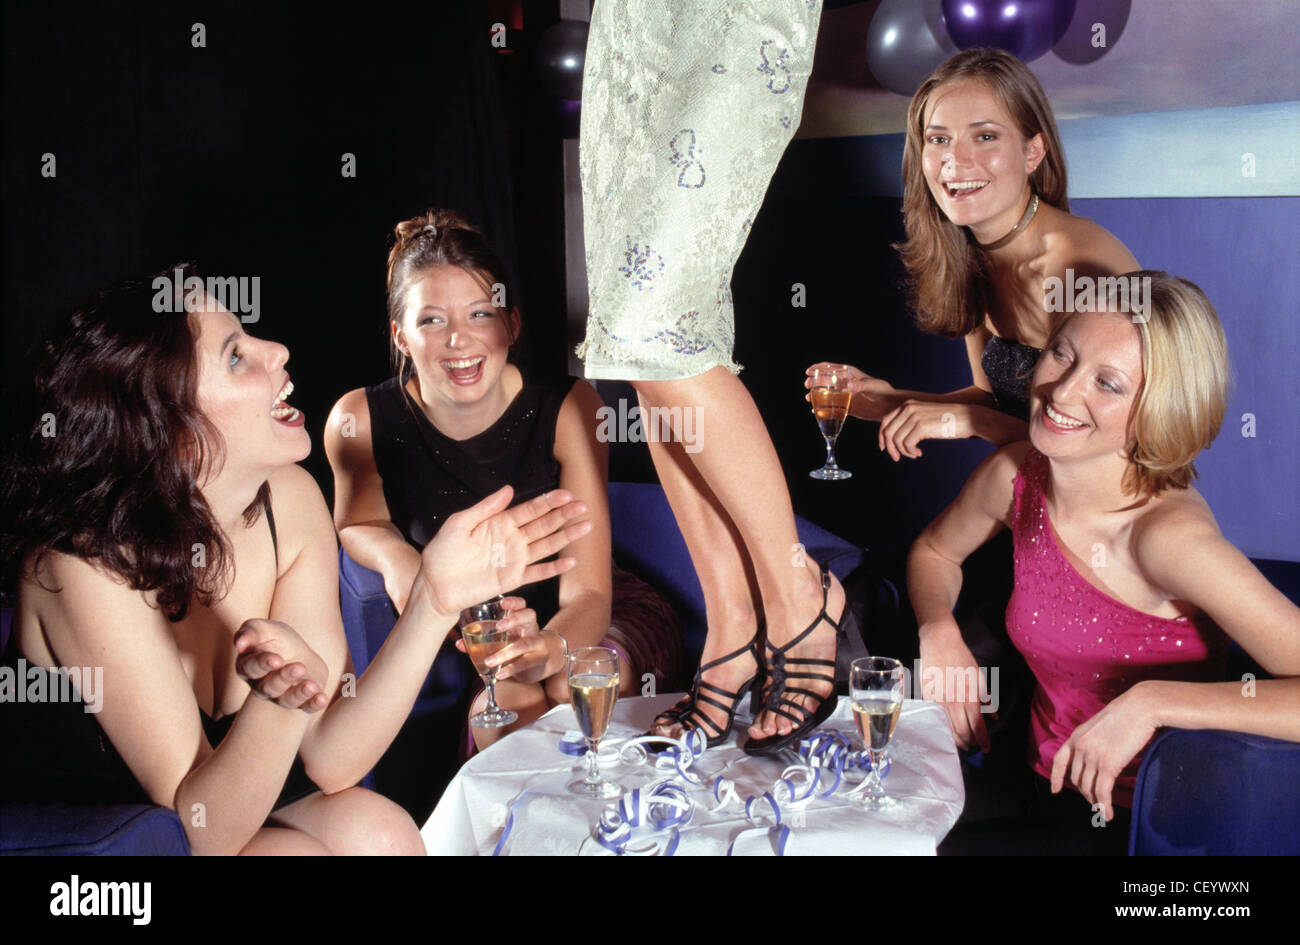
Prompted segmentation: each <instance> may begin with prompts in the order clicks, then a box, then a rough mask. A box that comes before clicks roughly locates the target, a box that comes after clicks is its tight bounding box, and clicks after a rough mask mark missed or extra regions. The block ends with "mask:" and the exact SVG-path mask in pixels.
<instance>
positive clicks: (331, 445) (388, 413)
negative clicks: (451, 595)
mask: <svg viewBox="0 0 1300 945" xmlns="http://www.w3.org/2000/svg"><path fill="white" fill-rule="evenodd" d="M395 235H396V239H395V243H394V245H393V247H392V249H391V251H390V252H389V255H388V305H387V309H388V335H389V340H390V342H391V345H392V354H393V362H394V367H395V375H394V376H393V377H391V378H389V379H388V380H387V381H384V382H383V383H380V384H377V385H375V386H372V387H367V388H364V389H357V390H353V391H350V392H348V393H347V394H344V395H343V397H342V398H340V399H339V401H338V403H337V404H336V405H335V407H334V411H333V413H332V414H331V415H330V420H329V423H328V425H327V428H326V433H325V448H326V453H327V454H328V456H329V460H330V465H331V467H332V469H333V471H334V482H335V505H334V520H335V524H336V525H337V526H338V530H339V535H340V537H341V540H342V543H343V547H344V549H346V550H347V552H348V554H349V555H350V556H351V557H352V558H353V559H354V560H356V561H357V562H358V563H360V564H362V565H365V566H366V567H369V568H371V569H373V570H375V571H378V572H379V573H380V574H381V575H382V576H383V578H384V584H385V587H386V588H387V591H388V596H389V598H390V599H391V600H392V602H393V605H394V607H395V608H396V609H397V611H398V612H401V611H403V610H404V609H405V607H406V604H407V597H408V595H409V593H410V589H411V583H412V581H413V580H414V578H415V576H416V574H417V572H418V570H419V567H420V559H421V553H420V549H422V548H423V547H424V546H425V544H426V543H427V542H428V541H429V539H430V537H431V536H432V535H434V534H435V533H436V532H437V530H438V528H439V526H440V524H441V523H442V522H443V521H445V520H446V518H447V517H448V516H450V515H452V514H454V513H456V512H458V511H460V510H461V509H463V508H466V507H468V506H470V505H472V504H474V503H475V502H478V501H479V500H480V499H481V498H482V497H483V496H485V495H489V494H491V493H492V492H494V491H496V490H497V489H499V488H501V486H502V485H506V484H508V485H510V486H512V487H513V488H514V490H515V493H516V495H517V496H519V497H520V498H525V499H526V498H530V497H532V496H534V495H539V494H542V493H545V492H547V491H549V490H552V489H555V488H557V487H562V488H564V489H565V490H567V491H568V492H571V493H572V494H573V495H576V496H581V497H582V498H583V500H584V501H585V502H586V503H587V504H588V508H589V520H590V521H591V523H592V530H591V532H590V534H588V535H587V536H586V537H585V538H583V539H582V540H580V541H577V542H575V543H574V544H573V546H572V548H571V549H570V554H572V555H573V556H574V557H575V558H576V560H577V564H576V566H575V567H574V568H573V569H572V570H571V571H568V572H567V573H565V574H563V575H561V576H560V577H559V579H558V580H547V581H542V582H537V583H534V584H530V585H528V586H526V587H523V588H521V589H520V590H519V591H518V596H517V597H516V598H513V599H509V600H508V601H507V605H508V606H509V607H510V608H511V609H512V612H511V613H510V614H509V615H508V616H507V617H506V618H505V619H504V620H502V621H501V623H500V624H499V626H500V627H509V628H515V629H517V630H519V632H520V635H519V639H518V640H516V641H515V642H513V643H511V644H510V645H509V646H507V647H505V648H504V649H502V650H501V651H500V652H498V653H496V654H495V655H493V656H492V657H491V658H490V659H489V663H491V664H494V665H496V666H497V679H498V680H499V682H498V683H497V684H496V693H497V701H498V703H499V704H500V705H501V706H502V707H503V708H507V709H511V710H513V711H515V712H516V713H518V716H519V718H518V720H517V721H516V722H514V723H512V724H511V725H508V726H505V727H504V728H479V727H474V728H472V729H471V731H472V734H473V738H474V742H475V743H476V744H477V745H478V747H480V748H481V747H486V746H487V745H488V744H491V743H492V742H494V741H496V740H497V739H499V738H500V737H501V736H502V735H503V734H505V733H508V732H510V731H513V730H515V729H516V728H518V727H520V726H523V725H527V724H528V723H530V722H532V721H533V720H535V719H536V718H538V717H539V716H540V715H541V714H542V713H544V712H546V711H547V710H548V709H550V708H551V707H552V706H555V705H558V704H567V703H568V701H569V691H568V684H567V681H566V679H565V673H564V667H565V654H566V652H568V651H569V650H574V649H577V648H579V647H585V646H594V645H597V644H601V645H605V646H612V647H613V648H614V649H615V650H617V651H618V653H619V654H620V657H621V672H620V676H621V685H622V692H623V693H624V694H630V693H632V692H636V691H639V689H640V687H641V680H642V673H646V672H653V673H656V674H657V675H658V676H660V682H662V677H663V676H664V675H665V674H667V673H669V668H670V667H671V666H672V664H673V663H674V662H675V660H676V659H678V657H676V655H675V654H676V653H677V652H678V651H679V649H680V643H679V641H678V636H677V632H676V628H675V626H674V618H673V615H672V612H671V609H670V608H669V607H668V606H667V604H666V602H664V601H662V599H660V598H658V597H657V595H654V594H653V592H651V591H650V590H649V588H648V587H646V586H645V585H643V584H641V583H640V582H639V581H636V579H635V578H632V577H631V576H629V575H625V574H622V573H621V572H619V573H616V572H614V571H613V569H612V559H611V551H610V530H609V511H608V505H607V500H606V479H607V475H608V450H609V447H608V444H607V443H605V442H603V441H602V440H601V439H600V438H599V437H598V436H597V426H598V419H599V415H600V411H601V409H602V408H603V407H604V401H602V400H601V398H600V395H599V394H597V393H596V391H595V390H594V389H593V388H592V387H591V385H589V384H587V383H586V382H585V381H582V380H578V379H576V378H572V377H565V378H550V377H547V376H545V375H543V374H541V373H539V372H538V371H536V370H534V369H533V368H531V367H530V366H528V365H526V364H523V363H521V362H520V361H519V360H518V359H517V358H516V357H515V348H516V343H517V341H518V340H519V337H520V331H521V328H522V316H521V314H520V308H519V305H518V296H517V295H516V294H515V292H514V290H513V287H512V286H510V285H509V280H508V278H507V276H506V272H505V267H504V266H503V264H502V262H501V259H500V257H499V256H498V255H497V253H496V252H495V251H494V250H493V248H492V247H491V245H490V244H489V243H488V241H487V240H486V238H485V237H484V236H483V234H482V233H481V232H480V231H479V230H478V229H477V228H475V227H474V226H472V225H471V224H470V223H468V222H467V221H466V220H465V219H464V218H463V217H462V216H460V214H458V213H456V212H454V211H451V210H430V211H429V212H427V213H424V214H421V215H419V216H417V217H414V218H412V219H409V220H404V221H403V222H401V223H399V224H398V225H397V227H396V233H395ZM616 585H617V586H616ZM616 590H617V591H619V593H615V591H616ZM630 602H631V603H632V604H633V605H632V606H631V607H629V606H627V605H628V604H629V603H630ZM611 611H613V612H614V619H613V620H612V621H611ZM458 646H459V647H460V648H461V649H462V650H463V642H460V643H458ZM476 694H477V697H476V698H474V697H475V696H476ZM486 695H487V693H486V691H482V690H481V683H480V681H479V678H478V675H477V673H476V672H475V671H474V669H473V667H472V665H471V664H470V661H469V659H468V658H467V657H466V656H464V655H462V654H460V653H457V652H455V651H454V650H452V649H451V647H450V646H448V647H447V651H446V652H445V653H444V655H443V656H441V657H440V658H439V659H438V661H437V663H436V664H435V666H434V668H433V673H432V675H431V676H430V679H429V681H428V682H427V683H426V686H425V689H424V696H425V697H426V699H428V700H440V701H442V702H444V703H446V704H450V705H452V706H455V711H447V712H434V713H432V714H431V716H430V717H429V718H427V719H415V718H413V719H412V720H411V721H410V723H408V726H407V729H406V731H405V732H404V735H403V739H402V743H403V745H409V746H410V752H409V757H408V753H407V752H406V751H404V750H402V749H400V748H399V749H395V751H396V752H397V754H398V755H400V756H401V757H397V756H396V755H394V756H390V757H389V758H387V759H385V762H384V764H383V765H382V766H381V768H380V769H379V771H377V777H378V778H379V781H378V783H379V785H380V786H381V789H384V790H386V791H391V792H392V796H394V797H400V799H401V800H402V801H403V803H404V804H407V805H408V809H410V808H416V809H419V810H424V809H425V808H430V809H431V805H432V803H433V802H434V801H436V800H437V797H438V795H439V794H440V793H441V790H442V787H443V784H444V783H445V781H446V780H447V779H448V778H449V777H450V775H451V773H452V772H454V770H455V767H456V764H457V757H458V755H459V754H461V753H462V752H461V751H460V749H459V747H458V742H459V741H460V739H461V738H462V732H463V728H464V719H465V713H466V712H477V711H479V710H480V709H481V708H482V707H483V705H484V704H485V700H486ZM471 700H473V702H472V704H471ZM389 783H392V784H393V785H394V786H393V787H392V788H389V787H387V785H388V784H389Z"/></svg>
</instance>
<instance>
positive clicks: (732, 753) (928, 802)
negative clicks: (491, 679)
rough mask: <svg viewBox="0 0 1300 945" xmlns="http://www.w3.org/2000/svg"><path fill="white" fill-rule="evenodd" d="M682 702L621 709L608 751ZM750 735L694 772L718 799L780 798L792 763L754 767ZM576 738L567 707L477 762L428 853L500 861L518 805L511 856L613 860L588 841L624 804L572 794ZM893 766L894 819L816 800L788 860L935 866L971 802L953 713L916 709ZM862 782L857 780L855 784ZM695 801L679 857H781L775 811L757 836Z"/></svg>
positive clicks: (899, 733) (433, 823)
mask: <svg viewBox="0 0 1300 945" xmlns="http://www.w3.org/2000/svg"><path fill="white" fill-rule="evenodd" d="M678 698H679V697H678V696H677V695H664V696H657V697H647V698H639V699H622V700H620V701H619V703H618V705H617V706H616V707H615V709H614V720H613V722H612V723H611V724H610V730H609V735H608V736H607V739H606V741H607V742H613V740H615V739H624V738H630V737H635V736H637V735H640V734H643V733H644V732H645V730H646V728H647V727H648V726H649V724H650V722H651V720H652V719H653V718H654V717H655V715H656V713H657V712H659V711H660V710H662V709H663V708H665V707H667V706H669V705H672V704H673V703H674V702H675V701H676V700H677V699H678ZM851 715H852V708H851V706H850V703H849V700H848V699H847V698H844V697H841V699H840V704H839V707H838V709H837V710H836V712H835V714H834V715H833V716H832V717H831V719H830V720H829V721H828V722H827V723H826V725H825V726H824V728H831V729H838V730H839V731H842V732H844V733H845V734H846V735H847V736H848V737H849V739H850V741H851V742H852V743H853V745H854V746H855V747H859V746H860V742H859V741H858V735H857V730H856V728H855V727H854V724H853V720H852V718H851ZM747 726H748V721H747V720H746V721H745V722H744V724H741V717H739V716H738V717H737V727H736V729H733V732H732V737H731V738H730V739H729V740H728V741H727V742H725V743H724V744H722V745H720V746H718V747H717V748H711V749H709V750H708V751H707V752H705V754H704V756H703V757H702V758H700V759H699V760H698V761H697V762H696V763H695V765H694V766H693V767H692V769H691V770H693V771H697V772H699V773H700V774H701V775H702V776H703V777H704V778H705V779H706V781H707V783H708V785H709V787H711V786H712V783H713V779H714V777H715V776H716V775H722V776H723V777H725V778H730V779H731V780H732V781H734V782H735V784H736V788H737V790H738V792H739V794H740V796H741V797H742V798H743V797H746V796H749V795H755V796H757V795H761V794H762V793H763V792H764V791H770V790H771V789H772V782H773V781H775V780H776V779H777V778H778V777H779V776H780V774H781V772H782V770H783V769H784V768H785V766H786V764H787V763H788V762H787V761H783V760H778V759H773V758H755V757H751V756H749V755H746V754H745V753H744V752H743V751H741V750H740V749H739V748H738V747H736V739H737V734H738V733H739V734H740V736H741V737H742V738H743V737H744V735H743V733H744V730H745V728H746V727H747ZM576 727H577V725H576V722H575V720H574V717H573V710H572V709H571V708H570V707H569V706H556V707H555V708H554V709H552V710H551V711H550V712H548V713H547V714H546V715H544V716H542V718H540V719H538V720H537V721H536V722H535V723H534V724H532V725H531V726H528V727H527V728H524V729H521V730H519V731H517V732H514V733H513V734H511V735H509V736H507V737H506V738H503V739H502V740H501V741H499V742H497V743H496V744H495V745H493V746H491V747H490V748H488V749H487V750H486V751H483V752H480V753H479V754H478V755H476V756H474V757H473V758H471V759H470V760H469V761H468V762H467V763H466V764H465V766H464V767H463V768H461V770H460V772H459V773H458V774H457V775H456V778H455V780H453V781H452V782H451V784H450V785H449V786H448V788H447V791H446V793H445V794H443V796H442V800H441V801H440V802H439V804H438V807H437V809H436V810H435V811H434V812H433V814H432V816H430V818H429V820H428V822H427V823H426V824H425V825H424V828H423V829H422V830H421V835H422V836H423V838H424V844H425V847H426V849H427V850H428V852H429V853H430V854H431V855H473V854H483V855H489V854H491V853H492V851H493V849H494V848H495V847H496V845H497V842H498V840H499V839H500V837H501V834H502V829H503V828H504V826H505V824H506V820H507V817H508V816H509V815H510V813H511V810H510V805H511V803H512V802H515V801H516V800H518V803H516V804H515V805H514V810H513V814H514V823H513V826H512V827H511V831H510V835H509V837H508V839H507V842H506V844H505V846H504V848H503V849H502V853H503V854H511V855H550V856H555V855H559V856H570V855H574V854H577V853H578V852H579V851H580V850H581V852H582V853H584V854H585V853H605V852H606V851H605V850H604V849H603V848H602V847H600V846H599V845H597V844H596V843H595V842H594V841H592V840H591V839H589V838H590V836H591V833H592V828H593V827H594V826H595V825H596V822H597V821H598V820H599V818H600V815H601V813H602V812H603V811H604V810H606V809H607V808H609V807H611V806H612V805H614V804H615V803H616V802H615V801H598V800H588V799H585V798H582V797H579V796H577V795H575V794H570V793H569V792H568V790H567V789H566V785H567V784H568V783H569V782H570V781H572V780H574V779H575V778H578V777H581V776H582V775H583V774H584V773H585V771H586V759H585V758H582V757H575V756H571V755H566V754H564V753H562V752H561V751H560V749H559V739H560V737H561V736H562V735H563V734H564V733H565V732H566V731H569V730H573V729H576ZM889 755H890V759H891V762H892V768H891V769H890V771H889V773H888V776H887V777H886V778H885V782H884V783H885V787H886V789H887V790H888V792H889V794H890V795H891V796H893V797H894V798H896V799H897V800H898V802H899V803H898V806H897V807H896V808H895V809H894V810H893V811H890V812H888V813H874V812H871V811H868V810H864V809H862V808H861V807H859V806H857V805H856V803H855V801H854V800H853V799H852V798H845V797H843V796H842V795H843V794H844V793H845V792H846V790H847V788H841V789H840V790H839V791H837V792H836V793H835V794H834V795H833V796H831V797H830V798H826V799H822V798H815V799H814V800H812V801H810V802H809V803H808V804H807V805H806V806H805V807H803V808H802V810H797V811H796V810H790V809H787V811H786V812H785V814H784V817H785V823H786V824H787V825H789V826H790V827H791V828H792V831H791V834H790V837H789V840H788V843H787V846H786V849H785V853H786V855H787V856H799V855H802V856H809V855H813V856H815V855H828V854H830V855H835V854H872V855H933V854H934V851H935V845H936V844H937V843H938V842H939V841H940V840H942V839H943V837H944V836H945V835H946V834H947V832H948V831H949V830H950V829H951V828H952V825H953V824H954V823H956V821H957V817H958V815H959V814H960V813H961V809H962V804H963V802H964V800H965V795H964V791H963V788H962V779H961V766H960V764H959V762H958V758H957V750H956V747H955V746H954V744H953V739H952V730H951V728H950V727H949V724H948V717H947V715H946V714H945V713H944V711H943V709H941V708H940V707H939V706H937V705H935V704H933V703H929V702H923V701H919V700H911V699H909V700H907V701H905V702H904V703H903V712H902V716H901V717H900V719H899V722H898V728H897V730H896V731H895V734H894V738H893V740H892V741H891V742H890V745H889ZM601 771H602V773H603V774H604V775H605V776H606V777H607V778H608V779H610V780H614V781H616V782H617V783H619V784H620V785H622V786H623V787H625V788H627V789H631V788H634V787H640V786H642V785H645V784H647V783H648V782H650V781H653V780H655V779H656V778H659V777H662V776H664V775H665V774H666V773H669V772H665V771H664V770H662V769H657V768H655V767H654V758H653V756H652V757H651V759H650V760H649V761H648V762H646V763H645V764H644V765H640V766H631V765H624V764H619V763H617V762H612V763H609V764H606V763H604V762H602V764H601ZM852 777H853V778H854V779H855V780H856V779H857V776H856V775H853V776H852ZM525 792H527V793H526V794H525ZM690 797H691V798H692V800H694V801H695V802H696V808H695V811H694V814H693V816H692V818H691V820H690V822H689V823H688V824H687V825H686V826H685V827H683V828H682V829H681V833H680V842H679V846H678V848H677V851H676V855H678V856H682V855H692V854H694V855H716V854H722V853H725V852H726V851H727V848H728V846H729V845H730V844H732V842H733V841H735V848H734V851H733V852H734V853H735V854H737V855H740V854H760V855H771V854H772V853H773V852H774V840H773V837H774V835H773V833H772V832H771V831H765V830H756V829H753V828H755V826H761V827H771V826H772V825H773V824H774V822H775V821H774V818H773V816H772V815H771V813H770V810H768V807H767V804H766V803H764V804H762V808H763V809H764V810H765V811H767V814H766V816H764V817H763V818H761V820H760V822H759V823H758V824H755V823H752V822H750V821H749V820H747V819H746V817H745V813H744V811H743V810H742V809H741V807H740V805H738V804H734V803H733V804H732V805H731V806H729V807H728V808H727V809H725V810H722V811H719V812H718V813H716V814H713V813H709V808H711V807H713V806H714V804H715V802H714V800H713V797H712V794H711V793H710V791H709V790H708V789H706V788H704V787H692V788H691V790H690ZM656 836H662V834H656V833H655V832H654V831H653V830H651V829H650V828H649V827H643V828H640V829H638V831H637V833H636V842H637V843H638V844H639V843H640V842H641V841H642V839H643V838H644V839H645V840H650V839H653V838H655V837H656ZM661 846H662V844H661Z"/></svg>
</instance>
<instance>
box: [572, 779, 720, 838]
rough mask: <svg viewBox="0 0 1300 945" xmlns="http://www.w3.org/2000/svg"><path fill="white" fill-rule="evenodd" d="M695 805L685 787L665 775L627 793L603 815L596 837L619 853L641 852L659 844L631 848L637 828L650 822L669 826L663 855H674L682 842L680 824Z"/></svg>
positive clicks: (686, 820) (657, 826) (659, 826)
mask: <svg viewBox="0 0 1300 945" xmlns="http://www.w3.org/2000/svg"><path fill="white" fill-rule="evenodd" d="M694 808H695V805H694V803H693V802H692V801H691V799H690V797H688V796H687V794H686V791H685V789H684V788H683V787H682V786H681V785H679V784H675V783H673V781H672V779H671V778H664V779H662V780H659V781H655V782H652V783H651V784H649V785H646V787H644V788H635V789H633V790H632V791H630V792H629V793H627V794H624V795H623V797H622V798H620V799H619V802H618V804H617V805H615V806H614V807H613V808H611V809H610V810H607V811H605V813H603V814H602V815H601V817H600V820H599V822H598V823H597V825H596V830H595V833H594V837H595V840H596V842H597V843H599V844H600V845H601V846H602V847H604V848H605V849H607V850H610V851H612V852H614V853H617V854H618V855H619V856H626V855H629V854H633V855H642V854H647V853H652V852H656V851H657V849H658V845H657V843H656V844H654V845H652V846H651V847H648V848H640V849H634V848H631V847H630V846H629V845H630V844H631V842H632V839H633V835H634V833H635V831H636V828H638V827H641V826H649V827H652V828H653V829H654V830H656V831H663V830H667V831H668V832H669V833H668V843H667V845H666V846H665V847H664V849H663V852H662V855H663V856H672V855H673V854H674V853H676V852H677V846H678V844H679V843H680V842H681V830H680V828H681V827H683V826H685V825H686V824H687V823H689V822H690V819H691V815H692V813H693V812H694Z"/></svg>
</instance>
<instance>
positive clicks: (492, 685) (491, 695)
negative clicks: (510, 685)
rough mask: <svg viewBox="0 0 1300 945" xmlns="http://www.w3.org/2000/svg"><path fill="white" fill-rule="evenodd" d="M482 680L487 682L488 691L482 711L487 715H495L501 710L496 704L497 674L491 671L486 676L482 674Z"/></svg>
mask: <svg viewBox="0 0 1300 945" xmlns="http://www.w3.org/2000/svg"><path fill="white" fill-rule="evenodd" d="M483 681H484V682H485V683H487V691H488V704H487V707H486V708H485V709H484V712H486V713H487V714H488V715H496V714H497V713H498V712H500V711H501V708H500V707H499V706H498V705H497V674H496V673H492V674H490V675H488V676H484V677H483Z"/></svg>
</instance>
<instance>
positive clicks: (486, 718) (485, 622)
mask: <svg viewBox="0 0 1300 945" xmlns="http://www.w3.org/2000/svg"><path fill="white" fill-rule="evenodd" d="M501 600H502V599H501V598H500V597H494V598H492V599H491V600H489V601H484V602H483V603H481V604H475V605H474V606H473V607H466V608H465V609H464V610H462V611H461V612H460V635H461V638H462V639H463V640H464V641H465V652H466V653H468V654H469V658H470V661H471V662H472V663H473V664H474V668H475V669H477V670H478V674H479V675H480V676H482V677H483V684H484V685H485V686H487V694H488V704H487V707H486V708H485V709H484V710H483V711H482V712H480V713H479V714H478V715H475V716H472V717H471V718H470V720H469V724H470V725H473V726H474V727H475V728H500V727H501V726H503V725H509V724H510V723H511V722H514V721H516V720H517V719H518V718H519V714H518V713H516V712H512V711H511V710H510V709H503V708H501V706H499V705H497V690H496V684H497V668H496V667H495V666H488V665H487V658H488V657H489V656H491V655H492V654H493V653H495V652H497V650H501V649H505V647H507V646H509V645H510V642H511V641H512V640H513V639H514V638H515V636H516V635H515V634H513V633H512V632H511V631H509V630H499V629H497V621H498V620H500V619H501V618H502V617H504V616H505V615H506V611H505V608H504V607H502V606H501Z"/></svg>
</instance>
